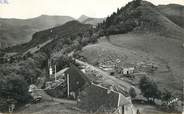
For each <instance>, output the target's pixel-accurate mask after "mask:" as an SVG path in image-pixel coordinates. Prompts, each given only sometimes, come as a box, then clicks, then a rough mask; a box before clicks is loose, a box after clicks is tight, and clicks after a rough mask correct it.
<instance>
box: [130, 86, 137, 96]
mask: <svg viewBox="0 0 184 114" xmlns="http://www.w3.org/2000/svg"><path fill="white" fill-rule="evenodd" d="M129 94H130V96H131V97H132V98H135V97H136V92H135V89H134V88H133V87H131V88H130V90H129Z"/></svg>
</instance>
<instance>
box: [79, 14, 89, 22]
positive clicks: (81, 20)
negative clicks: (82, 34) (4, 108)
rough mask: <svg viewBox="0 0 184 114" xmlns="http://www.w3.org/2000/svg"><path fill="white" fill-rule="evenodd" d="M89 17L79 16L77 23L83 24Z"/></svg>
mask: <svg viewBox="0 0 184 114" xmlns="http://www.w3.org/2000/svg"><path fill="white" fill-rule="evenodd" d="M88 18H89V17H88V16H86V15H81V16H80V17H79V18H78V19H77V20H78V21H79V22H83V21H84V20H86V19H88Z"/></svg>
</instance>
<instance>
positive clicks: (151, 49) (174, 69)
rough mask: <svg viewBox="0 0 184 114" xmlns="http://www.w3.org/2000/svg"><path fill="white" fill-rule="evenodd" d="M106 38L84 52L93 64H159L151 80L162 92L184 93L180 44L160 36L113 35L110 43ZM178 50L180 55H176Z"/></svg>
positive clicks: (87, 47) (89, 46) (84, 49)
mask: <svg viewBox="0 0 184 114" xmlns="http://www.w3.org/2000/svg"><path fill="white" fill-rule="evenodd" d="M104 39H105V38H102V39H100V40H99V43H97V44H93V45H88V46H86V47H84V48H83V51H82V53H81V55H82V56H84V57H85V58H87V61H88V62H89V63H91V64H96V63H103V62H104V61H106V62H107V61H109V60H111V61H112V60H114V61H112V62H111V63H112V64H113V63H114V62H115V60H117V59H119V60H121V62H122V64H123V66H124V65H125V66H126V64H131V65H133V66H137V65H138V64H139V63H145V64H155V65H156V66H157V67H158V69H157V71H156V72H155V73H153V74H150V76H151V77H152V78H153V79H154V80H155V81H156V82H157V83H158V85H159V88H160V89H163V88H167V89H169V90H171V91H172V92H173V93H174V94H176V95H181V93H182V80H181V79H182V78H183V74H184V72H183V67H184V65H183V62H184V61H183V57H184V54H183V49H182V47H181V42H180V41H178V40H173V39H167V40H166V38H165V37H162V36H158V35H156V34H137V33H128V34H121V35H112V36H110V38H109V39H110V40H106V39H105V40H104ZM176 50H177V51H176Z"/></svg>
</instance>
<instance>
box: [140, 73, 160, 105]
mask: <svg viewBox="0 0 184 114" xmlns="http://www.w3.org/2000/svg"><path fill="white" fill-rule="evenodd" d="M139 87H140V89H141V92H142V93H143V96H144V97H146V98H147V99H148V101H151V100H152V102H154V99H155V98H160V96H161V92H160V91H159V90H158V86H157V84H156V83H155V82H154V81H153V80H150V79H149V78H148V77H143V78H141V80H140V83H139ZM150 98H151V100H150Z"/></svg>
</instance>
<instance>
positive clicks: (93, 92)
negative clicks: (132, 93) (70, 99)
mask: <svg viewBox="0 0 184 114" xmlns="http://www.w3.org/2000/svg"><path fill="white" fill-rule="evenodd" d="M128 103H130V102H129V101H128V100H127V99H126V98H125V97H124V96H123V95H122V94H120V93H118V92H116V91H113V90H111V89H107V88H105V87H103V86H100V85H96V84H91V85H89V86H88V87H87V88H85V89H84V90H83V91H82V92H81V93H80V95H79V102H78V107H79V108H81V109H83V110H85V111H87V112H114V111H115V110H116V109H117V108H118V107H119V106H120V105H125V104H128Z"/></svg>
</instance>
